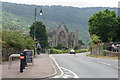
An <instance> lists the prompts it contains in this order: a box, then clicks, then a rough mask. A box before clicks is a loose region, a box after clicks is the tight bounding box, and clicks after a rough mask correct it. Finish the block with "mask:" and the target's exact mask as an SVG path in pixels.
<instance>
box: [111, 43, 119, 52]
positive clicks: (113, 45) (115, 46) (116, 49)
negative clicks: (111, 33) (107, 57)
mask: <svg viewBox="0 0 120 80" xmlns="http://www.w3.org/2000/svg"><path fill="white" fill-rule="evenodd" d="M119 49H120V43H111V44H110V46H109V50H110V51H118V50H119Z"/></svg>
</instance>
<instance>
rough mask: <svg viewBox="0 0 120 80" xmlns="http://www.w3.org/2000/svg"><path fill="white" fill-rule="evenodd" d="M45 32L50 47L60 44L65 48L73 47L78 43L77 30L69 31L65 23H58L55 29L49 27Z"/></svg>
mask: <svg viewBox="0 0 120 80" xmlns="http://www.w3.org/2000/svg"><path fill="white" fill-rule="evenodd" d="M47 34H48V42H49V46H51V47H54V46H57V45H58V44H62V45H64V46H65V47H67V48H74V47H75V46H77V45H78V31H76V32H69V30H68V28H67V27H66V25H65V24H64V25H63V24H62V25H59V27H58V28H57V29H56V30H55V29H49V30H48V32H47Z"/></svg>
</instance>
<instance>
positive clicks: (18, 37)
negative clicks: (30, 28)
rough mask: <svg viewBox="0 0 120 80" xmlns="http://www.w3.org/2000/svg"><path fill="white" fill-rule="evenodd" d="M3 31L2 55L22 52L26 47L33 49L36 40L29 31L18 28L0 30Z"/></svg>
mask: <svg viewBox="0 0 120 80" xmlns="http://www.w3.org/2000/svg"><path fill="white" fill-rule="evenodd" d="M0 33H2V41H1V44H2V51H3V52H2V55H3V57H6V58H7V57H8V56H9V55H10V54H12V53H14V54H15V53H20V52H21V51H23V50H24V49H33V47H34V46H35V45H34V41H33V40H32V39H31V37H29V35H28V34H27V33H24V32H23V31H18V30H6V29H3V30H2V31H0Z"/></svg>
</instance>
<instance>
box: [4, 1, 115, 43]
mask: <svg viewBox="0 0 120 80" xmlns="http://www.w3.org/2000/svg"><path fill="white" fill-rule="evenodd" d="M35 7H36V5H25V4H16V3H7V2H2V10H3V13H4V15H3V27H10V26H11V25H12V26H13V23H15V24H14V27H15V28H17V29H20V30H23V29H24V30H26V31H28V30H29V27H30V25H31V24H32V23H33V22H34V14H35V12H34V11H35V10H34V9H35ZM41 8H42V10H43V15H42V16H39V15H37V20H40V21H42V22H43V23H44V24H45V25H46V27H47V28H51V27H54V28H57V27H58V25H59V24H61V23H65V24H66V25H67V27H68V28H69V30H70V31H75V27H76V28H77V29H78V30H79V35H80V39H82V40H83V41H85V42H88V41H89V32H88V19H89V18H90V16H92V15H93V14H94V13H98V12H99V11H102V10H105V9H109V10H112V11H116V13H117V8H109V7H108V8H107V7H91V8H77V7H70V6H69V7H66V6H41ZM37 12H39V11H37Z"/></svg>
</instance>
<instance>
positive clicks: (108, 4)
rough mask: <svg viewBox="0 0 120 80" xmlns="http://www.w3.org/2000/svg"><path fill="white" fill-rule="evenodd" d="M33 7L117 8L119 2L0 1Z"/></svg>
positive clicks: (91, 0)
mask: <svg viewBox="0 0 120 80" xmlns="http://www.w3.org/2000/svg"><path fill="white" fill-rule="evenodd" d="M0 1H2V2H12V3H21V4H33V5H49V6H50V5H62V6H73V7H118V2H119V1H120V0H0Z"/></svg>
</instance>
